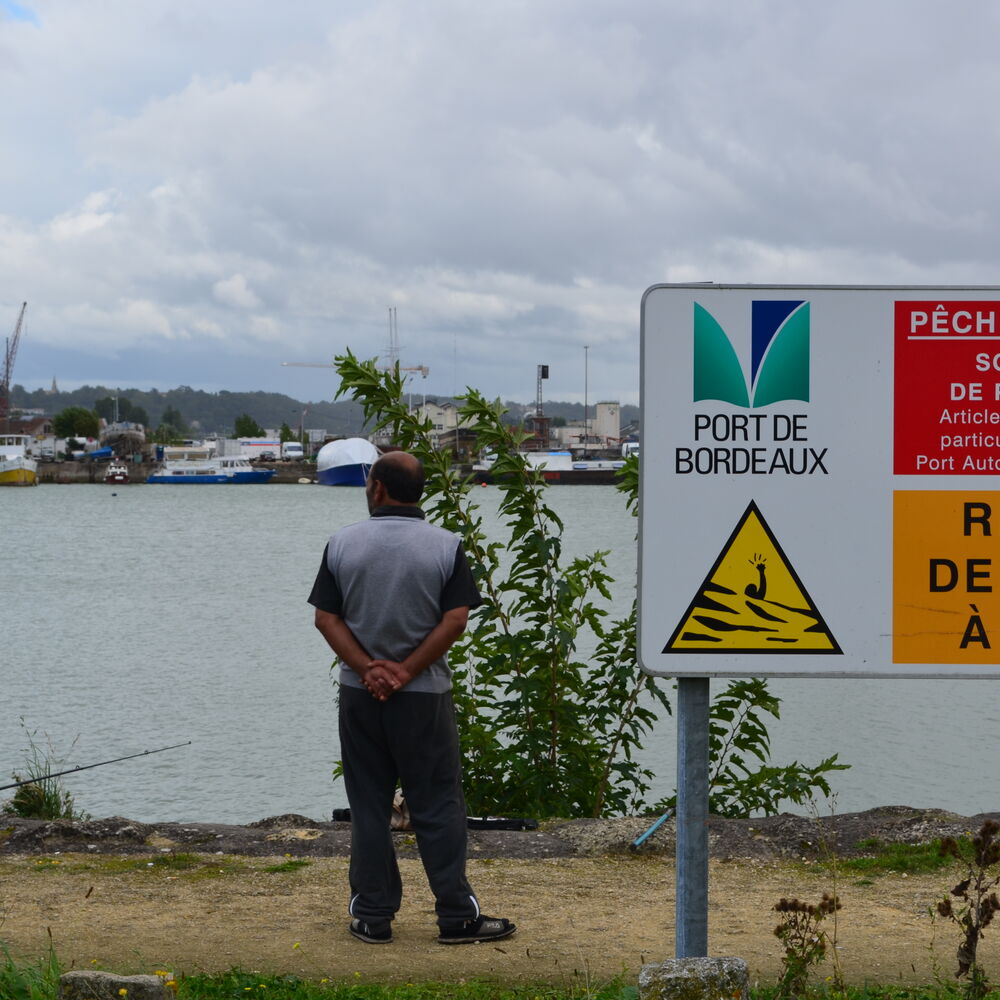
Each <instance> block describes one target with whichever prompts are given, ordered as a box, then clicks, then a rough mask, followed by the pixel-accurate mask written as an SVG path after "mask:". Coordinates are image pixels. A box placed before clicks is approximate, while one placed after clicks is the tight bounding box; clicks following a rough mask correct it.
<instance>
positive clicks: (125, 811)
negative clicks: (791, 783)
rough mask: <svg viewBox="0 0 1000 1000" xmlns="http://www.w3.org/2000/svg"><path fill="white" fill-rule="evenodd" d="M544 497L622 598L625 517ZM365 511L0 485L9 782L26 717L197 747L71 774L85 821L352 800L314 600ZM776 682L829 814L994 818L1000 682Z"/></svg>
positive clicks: (318, 810)
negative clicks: (337, 773) (327, 551)
mask: <svg viewBox="0 0 1000 1000" xmlns="http://www.w3.org/2000/svg"><path fill="white" fill-rule="evenodd" d="M496 496H497V492H496V491H495V490H492V489H486V488H484V489H482V491H481V493H480V495H479V497H477V499H481V502H482V504H483V509H484V511H492V510H493V505H494V504H495V499H496ZM548 497H549V500H550V502H551V503H552V505H553V506H554V507H555V508H556V509H557V510H559V512H560V513H561V515H562V516H563V518H564V519H565V521H566V523H567V532H566V549H567V551H568V552H570V553H573V552H579V553H582V552H585V551H590V550H592V549H594V548H607V549H610V550H611V556H610V559H609V562H610V569H611V572H612V575H613V576H615V577H616V579H618V580H619V581H621V583H620V585H619V588H618V591H617V593H616V604H617V605H618V606H619V608H620V609H624V608H625V607H626V606H627V605H628V603H629V602H630V601H631V598H632V591H633V590H634V579H635V541H634V536H635V528H636V524H635V521H634V520H633V519H632V518H631V517H629V516H628V514H627V513H626V512H625V510H624V507H623V504H622V500H621V497H620V495H619V494H618V492H617V491H616V490H614V489H612V488H610V487H602V486H592V487H586V486H579V487H561V488H553V489H552V490H550V491H549V494H548ZM363 516H365V510H364V497H363V494H362V491H360V490H353V489H326V488H321V487H315V486H312V487H306V486H275V485H268V486H243V487H240V488H238V489H234V488H230V487H202V488H197V487H190V486H156V487H149V486H122V487H107V486H82V485H80V486H55V485H45V486H39V487H37V488H36V489H2V490H0V546H2V548H0V551H2V553H3V561H2V563H0V566H2V570H3V575H4V583H3V587H2V594H3V599H2V602H0V684H2V688H0V784H6V783H7V780H8V775H9V774H10V772H11V771H12V770H13V769H14V768H17V767H23V762H24V748H25V747H26V746H27V742H28V741H27V734H26V731H25V728H23V727H22V726H21V724H20V721H19V720H20V719H21V718H23V719H24V723H25V726H26V727H27V729H28V730H29V731H36V732H37V735H36V737H35V740H36V742H39V743H41V744H43V745H44V744H45V742H46V740H45V735H43V734H47V737H48V739H49V740H51V743H52V746H53V748H54V749H55V751H56V753H57V754H60V755H62V756H65V757H66V758H67V760H68V766H74V765H78V764H88V763H91V762H95V761H100V760H105V759H108V758H111V757H118V756H122V755H124V754H130V753H136V752H141V751H143V750H149V749H154V748H156V747H160V746H166V745H168V744H172V743H178V742H181V741H184V740H192V741H193V742H192V745H191V746H188V747H183V748H181V749H177V750H171V751H168V752H166V753H162V754H155V755H152V756H149V757H145V758H142V759H139V760H134V761H127V762H124V763H120V764H112V765H109V766H108V767H101V768H96V769H94V770H91V771H85V772H81V773H80V774H77V775H73V776H72V777H71V778H69V779H67V781H66V786H67V788H68V789H69V790H70V791H71V792H72V794H73V796H74V799H75V803H76V805H77V807H78V808H80V809H83V810H86V811H87V812H89V813H91V814H92V815H94V816H111V815H121V816H127V817H129V818H131V819H136V820H142V821H146V822H156V821H172V820H177V821H188V822H199V821H200V822H208V821H214V822H233V823H245V822H250V821H253V820H256V819H260V818H262V817H264V816H270V815H275V814H278V813H285V812H296V813H302V814H304V815H306V816H311V817H313V818H315V819H325V818H328V816H329V814H330V810H331V808H334V807H337V806H342V805H346V801H345V799H344V795H343V788H342V785H340V784H334V782H333V780H332V777H331V771H332V769H333V766H334V762H335V761H336V759H337V757H338V749H337V737H336V711H335V698H334V695H335V688H334V685H333V683H332V682H331V679H330V672H329V666H330V662H331V655H330V653H329V652H328V650H327V648H326V645H325V643H324V642H323V640H322V639H321V638H320V636H319V634H318V633H317V632H316V631H315V629H314V628H313V626H312V608H311V607H309V605H307V604H306V597H307V595H308V593H309V589H310V587H311V584H312V580H313V577H314V575H315V572H316V568H317V566H318V564H319V559H320V556H321V553H322V548H323V545H324V543H325V541H326V538H327V537H328V535H329V534H330V533H331V532H332V531H333V530H335V529H336V528H337V527H338V526H340V525H342V524H346V523H348V522H350V521H354V520H358V519H359V518H361V517H363ZM488 520H489V522H490V523H492V524H496V518H495V516H491V517H490V518H488ZM665 683H669V682H665ZM723 684H724V682H723V681H713V682H712V686H713V691H714V690H718V689H720V688H721V687H722V685H723ZM771 686H772V689H773V690H774V691H776V692H777V693H778V694H779V695H780V696H781V697H782V699H783V705H782V719H781V721H780V722H777V723H774V724H773V725H772V726H771V727H770V729H771V735H772V744H773V750H774V759H775V761H776V762H779V763H783V762H788V761H791V760H793V759H797V760H799V761H801V762H803V763H815V762H817V761H819V760H820V759H821V758H823V757H826V756H828V755H830V754H831V753H834V752H838V753H839V754H840V756H841V759H842V760H843V761H845V762H847V763H850V764H851V765H852V769H851V770H850V771H847V772H842V773H840V774H837V775H835V776H834V778H833V784H834V787H835V789H836V790H837V801H836V808H837V810H838V811H840V812H849V811H855V810H860V809H867V808H871V807H874V806H878V805H887V804H906V805H914V806H937V807H941V808H946V809H952V810H954V811H956V812H960V813H965V814H972V813H976V812H981V811H993V810H997V809H998V808H1000V803H998V802H997V799H996V794H995V792H994V788H995V782H994V773H993V772H994V767H993V764H992V758H993V746H992V743H993V740H994V734H995V733H996V732H997V721H998V719H997V716H998V714H1000V712H998V708H997V704H998V702H997V697H996V696H997V695H998V694H1000V690H998V689H997V688H996V687H995V686H993V685H992V684H991V683H990V682H986V681H955V682H946V681H901V680H891V681H877V680H818V679H810V680H804V679H782V680H780V681H772V683H771ZM674 740H675V728H674V722H673V719H671V718H667V719H665V720H663V721H662V722H661V724H660V725H659V726H658V727H657V730H656V731H655V733H654V734H653V737H652V738H651V740H650V742H649V745H648V746H647V747H646V749H645V751H644V755H643V760H644V762H645V763H647V764H648V765H649V766H651V767H652V768H653V769H654V770H655V772H656V775H657V778H656V784H655V786H654V789H653V794H654V795H655V796H657V797H658V796H661V795H666V794H669V792H670V791H671V790H672V788H673V785H674V774H673V771H674V767H675V764H674ZM9 794H11V793H4V794H0V798H3V797H7V795H9Z"/></svg>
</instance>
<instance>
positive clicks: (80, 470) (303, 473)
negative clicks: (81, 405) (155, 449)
mask: <svg viewBox="0 0 1000 1000" xmlns="http://www.w3.org/2000/svg"><path fill="white" fill-rule="evenodd" d="M158 464H159V463H157V462H129V463H128V469H129V478H130V480H131V481H130V482H129V484H128V485H130V486H131V485H135V484H141V483H142V484H144V483H145V482H146V479H147V478H148V477H149V475H150V474H151V473H152V471H153V470H154V469H155V468H156V467H157V465H158ZM258 467H259V468H261V469H274V478H273V479H272V480H271V482H272V483H298V481H299V480H300V479H309V480H310V481H312V480H315V478H316V466H315V465H314V464H311V463H307V462H260V463H258ZM106 470H107V466H106V465H105V464H104V463H101V462H40V463H39V464H38V481H39V482H40V483H58V484H61V485H68V484H75V483H103V481H104V473H105V471H106ZM116 485H124V484H120V483H119V484H116Z"/></svg>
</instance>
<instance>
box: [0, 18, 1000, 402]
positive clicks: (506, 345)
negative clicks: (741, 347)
mask: <svg viewBox="0 0 1000 1000" xmlns="http://www.w3.org/2000/svg"><path fill="white" fill-rule="evenodd" d="M37 9H38V10H39V11H40V13H41V18H40V21H39V23H38V24H32V23H29V22H25V21H18V20H13V19H6V20H0V56H4V57H5V58H0V86H2V87H3V88H4V93H5V94H9V95H11V97H10V99H9V100H7V101H5V102H3V105H2V106H0V128H3V130H4V134H5V135H7V136H10V137H12V139H11V141H10V142H8V144H7V145H6V146H5V156H4V158H3V159H2V160H0V189H2V190H4V191H5V192H8V197H7V198H5V199H4V201H3V202H2V203H0V268H2V273H3V274H4V276H5V283H4V287H5V288H6V289H8V291H6V292H4V293H3V294H4V295H5V296H6V297H7V299H6V303H7V304H6V308H5V306H4V302H2V301H0V317H2V316H3V315H4V314H5V311H6V312H7V313H10V314H11V315H13V310H14V308H15V307H16V304H17V303H19V302H20V301H21V299H23V298H27V299H28V300H29V303H30V305H29V309H30V311H31V313H32V315H33V317H34V319H33V322H32V325H31V331H30V332H31V336H30V338H28V337H26V338H25V342H24V346H23V348H22V356H21V360H20V361H19V364H20V365H27V366H30V365H31V364H32V361H31V357H32V355H31V347H30V345H31V343H32V342H33V343H34V344H36V345H39V346H42V345H45V346H52V347H54V346H55V345H58V344H68V343H74V344H76V345H79V347H80V348H81V349H83V350H86V349H90V350H92V351H94V352H96V353H97V354H99V355H101V356H102V357H104V358H106V359H114V363H115V364H117V365H120V366H121V370H122V371H123V372H125V371H128V370H129V366H131V376H132V377H133V378H134V379H135V381H136V382H138V381H139V377H140V376H142V375H146V374H148V373H147V372H143V371H140V370H139V369H141V368H142V366H145V365H149V364H150V361H149V355H148V353H146V352H148V351H151V350H152V351H159V350H162V349H163V348H164V347H165V346H166V345H168V344H169V345H171V350H170V352H169V363H164V359H163V358H162V357H160V356H159V355H157V358H158V362H159V363H158V364H157V365H156V366H155V367H156V371H157V372H158V373H159V374H160V375H162V377H164V378H173V379H174V380H175V381H178V382H187V383H192V382H193V381H194V380H193V378H192V376H191V375H190V372H188V374H187V375H185V374H184V372H185V365H187V366H188V368H190V367H192V366H194V365H195V364H197V366H198V368H199V377H200V378H202V379H214V380H215V381H216V383H217V384H218V386H219V387H223V388H243V387H250V388H254V387H260V388H268V387H270V386H272V385H275V386H278V385H280V386H281V387H282V388H285V387H288V386H292V385H294V384H299V383H291V382H288V381H287V380H288V379H291V378H292V377H293V376H294V377H295V378H297V379H307V378H310V377H315V378H316V379H319V378H320V375H319V374H315V376H311V375H310V374H309V373H308V372H306V371H304V370H298V371H296V372H290V371H288V370H283V369H281V366H280V361H282V360H305V361H313V360H329V359H330V358H331V357H332V355H333V354H334V353H337V352H339V351H341V350H343V349H344V348H345V347H346V346H351V347H353V348H354V349H355V350H356V351H357V352H358V353H371V354H374V353H380V352H384V350H385V345H386V340H387V325H386V320H387V309H388V308H389V307H390V306H395V307H396V308H397V309H398V316H399V325H400V340H401V341H402V342H403V348H404V354H405V355H406V356H407V358H408V359H409V360H410V361H411V362H412V363H414V364H417V363H420V364H428V365H429V366H430V367H431V368H432V375H431V377H430V378H429V379H428V380H427V385H428V387H429V388H430V387H432V386H433V391H439V392H446V391H451V390H452V388H453V387H454V386H455V385H456V384H458V383H463V384H464V382H466V381H468V382H471V383H473V384H476V383H482V386H483V388H484V389H485V390H486V391H487V392H489V393H491V394H494V393H496V394H501V395H503V394H510V395H515V396H518V397H520V398H525V397H530V396H531V395H532V394H533V386H534V382H533V379H534V374H533V373H534V366H535V364H536V363H540V362H542V361H544V362H545V363H549V364H550V365H551V366H552V368H553V378H552V380H551V382H550V384H549V386H548V389H550V390H551V391H552V392H553V393H554V394H555V393H566V394H569V393H571V392H577V393H579V390H578V389H577V387H576V383H577V382H579V383H581V384H582V375H581V376H580V378H579V379H578V378H577V376H576V374H575V373H576V369H577V368H582V353H583V345H584V344H586V345H588V346H589V348H590V351H589V355H590V359H591V367H592V369H594V370H595V371H596V372H597V373H599V376H600V377H601V378H606V379H607V385H608V390H607V394H609V395H610V394H612V393H617V394H620V395H621V397H622V398H623V399H631V400H634V399H635V397H636V393H637V387H638V373H637V365H638V348H637V336H638V334H637V331H638V311H639V303H640V299H641V295H642V292H643V290H644V289H645V288H646V287H647V286H649V285H651V284H653V283H655V282H659V281H665V280H706V279H711V280H716V281H731V282H740V281H762V282H819V283H841V282H878V283H887V282H894V281H896V282H928V283H941V282H945V281H960V282H988V281H990V280H994V279H993V276H994V275H995V273H996V269H997V268H996V261H995V250H994V244H995V240H994V238H993V232H994V230H995V229H996V227H997V210H998V201H1000V198H998V195H1000V189H998V181H997V178H996V176H995V172H994V171H993V169H992V163H993V160H994V158H995V154H996V153H997V152H998V150H997V148H996V147H997V144H998V138H997V137H996V136H995V135H994V134H993V132H991V130H989V129H988V128H984V127H982V121H981V112H980V111H979V109H980V108H981V107H983V106H989V105H990V103H991V101H992V100H993V98H995V96H996V95H997V91H998V85H1000V67H998V66H997V65H996V62H995V58H994V55H993V52H992V44H991V41H990V39H991V37H992V34H993V33H994V32H995V29H996V27H997V21H998V19H1000V13H998V12H995V11H993V10H992V9H990V8H983V9H982V10H981V11H979V12H978V14H977V17H976V18H975V19H971V18H963V17H950V18H942V17H941V15H940V12H939V9H938V8H937V6H936V5H933V4H929V3H927V2H925V0H917V2H908V3H906V4H904V3H903V2H902V0H890V2H888V3H886V4H883V5H881V6H878V7H874V8H873V7H872V6H871V5H870V4H866V5H863V4H861V3H860V2H859V0H846V2H845V3H844V4H841V5H836V6H833V7H831V6H827V7H824V8H816V7H814V6H810V5H803V4H800V3H795V2H792V0H773V2H769V3H767V4H764V3H763V2H762V0H749V2H747V3H745V4H741V5H739V6H737V7H733V5H731V4H729V3H722V2H721V0H708V2H699V3H695V2H693V0H690V2H689V0H670V2H667V3H656V4H654V3H651V2H649V0H625V2H623V3H621V4H616V5H614V6H613V7H608V6H607V5H606V4H603V3H597V2H595V0H579V2H577V3H574V4H568V3H565V2H561V0H547V2H544V3H532V4H529V3H526V2H513V3H511V4H506V5H504V6H503V7H502V8H501V7H496V8H491V7H488V6H487V7H483V6H482V5H468V4H463V3H458V2H457V0H414V2H406V3H404V2H403V0H377V2H374V3H370V4H369V3H366V4H361V3H351V2H349V3H344V4H337V5H328V4H320V3H318V2H310V0H289V3H288V4H286V5H282V7H281V9H278V8H274V9H271V8H268V7H266V6H264V7H259V6H258V7H255V8H253V9H247V8H246V6H245V5H242V4H237V3H236V2H235V0H219V2H218V3H215V4H212V5H210V7H207V8H206V7H204V6H203V5H195V4H194V3H193V2H192V0H175V2H172V3H167V2H166V0H148V2H146V3H143V4H110V5H105V4H98V3H96V2H95V0H76V2H73V3H71V2H69V0H46V2H45V4H44V5H41V4H40V5H38V8H37ZM862 21H863V23H864V24H865V30H864V31H858V30H857V25H858V24H859V23H861V22H862ZM944 52H948V53H955V54H956V55H955V57H954V58H943V57H942V56H941V53H944ZM138 304H141V305H138ZM196 347H197V350H198V351H199V353H198V354H192V353H187V352H189V351H194V350H195V349H196ZM542 355H545V357H544V358H543V357H542ZM237 359H238V361H237ZM45 363H46V364H48V363H49V358H48V357H46V358H45ZM73 363H74V364H75V365H78V364H79V360H78V358H77V357H76V356H74V361H73ZM49 367H51V365H49ZM28 370H29V369H22V371H28ZM236 372H239V373H240V375H239V377H241V378H246V379H250V380H254V379H256V380H257V384H256V385H254V384H252V382H251V384H250V385H240V386H237V385H229V384H228V383H227V380H228V379H230V378H232V377H234V373H236ZM34 377H36V378H37V379H38V380H39V381H40V382H42V383H43V384H47V382H48V381H50V380H51V371H49V370H48V368H47V369H46V370H45V371H44V372H42V371H38V372H37V373H36V374H35V376H34ZM64 377H65V376H64ZM124 377H125V376H124V374H123V379H124ZM302 384H305V383H302ZM311 384H315V385H317V386H319V385H321V384H322V385H323V386H325V387H326V389H328V388H329V381H328V380H327V381H326V382H324V383H319V382H316V383H311ZM460 387H461V385H459V388H460ZM324 391H326V390H324ZM597 391H598V392H599V393H600V394H601V395H604V394H605V393H604V392H603V391H601V390H599V389H598V390H597Z"/></svg>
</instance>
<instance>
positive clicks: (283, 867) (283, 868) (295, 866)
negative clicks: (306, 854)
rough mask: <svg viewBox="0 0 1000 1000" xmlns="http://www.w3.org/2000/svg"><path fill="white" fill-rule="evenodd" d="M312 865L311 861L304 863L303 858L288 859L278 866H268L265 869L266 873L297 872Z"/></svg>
mask: <svg viewBox="0 0 1000 1000" xmlns="http://www.w3.org/2000/svg"><path fill="white" fill-rule="evenodd" d="M311 864H312V862H311V861H306V859H305V858H290V859H289V860H288V861H282V862H281V864H280V865H268V866H267V867H266V868H265V869H263V870H264V871H266V872H275V873H276V872H297V871H298V870H299V869H300V868H308V867H309V866H310V865H311Z"/></svg>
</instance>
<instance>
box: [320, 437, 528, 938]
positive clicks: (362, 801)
mask: <svg viewBox="0 0 1000 1000" xmlns="http://www.w3.org/2000/svg"><path fill="white" fill-rule="evenodd" d="M423 488H424V470H423V465H422V464H421V462H420V460H419V459H418V458H416V457H415V456H413V455H410V454H407V453H406V452H390V453H389V454H387V455H383V456H382V457H381V458H380V459H379V460H378V461H377V462H376V463H375V464H374V465H373V466H372V469H371V472H370V474H369V476H368V482H367V484H366V485H365V495H366V497H367V500H368V512H369V514H370V515H371V517H370V518H369V519H368V520H367V521H359V522H358V523H356V524H351V525H348V526H347V527H345V528H342V529H341V530H340V531H338V532H336V534H334V535H333V537H332V538H331V539H330V541H329V542H328V543H327V546H326V550H325V551H324V553H323V562H322V564H321V565H320V569H319V573H318V574H317V575H316V582H315V583H314V584H313V589H312V593H311V594H310V595H309V603H310V604H312V605H313V606H314V607H315V608H316V628H318V629H319V631H320V632H321V633H322V635H323V638H324V639H326V641H327V643H329V645H330V648H331V649H332V650H333V651H334V653H336V655H337V658H338V660H339V661H340V698H339V703H340V707H339V722H340V752H341V756H342V759H343V767H344V785H345V787H346V790H347V799H348V802H349V803H350V806H351V868H350V882H351V902H350V906H349V908H348V909H349V912H350V914H351V917H352V918H353V919H352V920H351V923H350V932H351V934H353V935H354V936H355V937H356V938H359V939H360V940H362V941H367V942H369V943H371V944H381V943H385V942H388V941H391V940H392V926H391V923H392V920H393V918H394V917H395V915H396V912H397V910H398V909H399V905H400V902H401V900H402V892H403V886H402V881H401V880H400V876H399V866H398V864H397V862H396V852H395V849H394V847H393V843H392V833H391V831H390V827H389V818H390V813H391V810H392V799H393V794H394V792H395V788H396V782H397V781H399V783H400V784H401V786H402V790H403V795H404V797H405V799H406V804H407V806H408V807H409V810H410V822H411V823H412V825H413V829H414V831H415V833H416V836H417V845H418V847H419V849H420V858H421V861H422V862H423V865H424V870H425V871H426V873H427V880H428V882H429V883H430V886H431V891H432V892H433V893H434V897H435V899H436V907H435V909H436V911H437V920H438V927H439V932H440V933H439V936H438V941H440V942H441V943H442V944H464V943H471V942H476V941H496V940H499V939H500V938H505V937H509V936H510V935H511V934H513V933H514V929H515V928H514V924H512V923H511V922H510V921H509V920H505V919H502V918H498V917H487V916H484V915H483V914H482V913H481V912H480V910H479V902H478V900H477V899H476V896H475V894H474V893H473V891H472V887H471V886H470V885H469V882H468V879H467V878H466V875H465V858H466V841H467V836H468V833H467V818H466V811H465V797H464V795H463V793H462V774H461V761H460V754H459V745H458V730H457V729H456V726H455V710H454V706H453V705H452V699H451V671H450V669H449V667H448V659H447V652H448V650H449V649H450V648H451V645H452V644H453V643H454V642H455V640H456V639H457V638H458V637H459V636H460V635H461V634H462V632H464V631H465V627H466V624H467V622H468V618H469V609H470V608H474V607H477V606H478V605H479V604H481V603H482V598H481V597H480V596H479V591H478V590H477V589H476V585H475V582H474V580H473V578H472V572H471V570H470V569H469V564H468V561H467V560H466V557H465V551H464V550H463V548H462V544H461V540H460V539H459V538H458V536H457V535H453V534H452V533H451V532H449V531H445V530H444V529H443V528H438V527H436V526H434V525H430V524H428V523H427V522H426V521H425V520H424V515H423V511H422V510H421V509H420V507H419V506H417V504H418V502H419V500H420V496H421V494H422V493H423Z"/></svg>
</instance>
